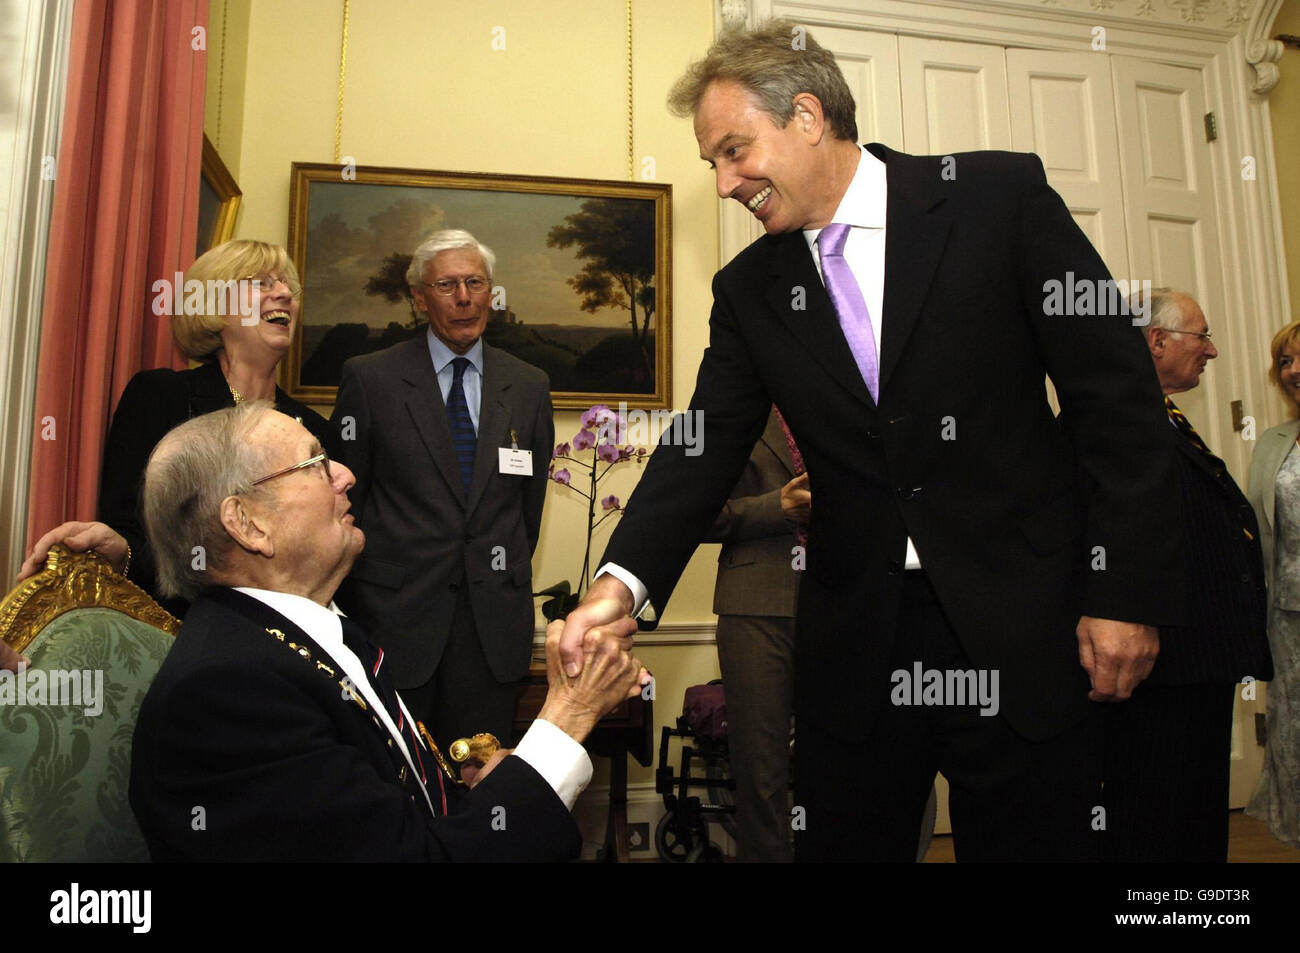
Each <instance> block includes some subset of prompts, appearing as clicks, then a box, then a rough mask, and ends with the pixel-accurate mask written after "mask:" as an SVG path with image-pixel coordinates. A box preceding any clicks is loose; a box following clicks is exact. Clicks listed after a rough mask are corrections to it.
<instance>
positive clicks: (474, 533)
mask: <svg viewBox="0 0 1300 953" xmlns="http://www.w3.org/2000/svg"><path fill="white" fill-rule="evenodd" d="M347 418H351V420H352V424H353V429H354V431H355V432H354V439H344V441H343V460H344V462H345V463H347V465H348V466H349V467H351V468H352V471H353V473H355V474H356V477H357V483H356V486H355V487H354V488H353V489H352V490H351V491H350V492H349V494H348V496H349V499H351V501H352V512H353V513H355V514H356V522H357V525H358V526H360V527H361V529H362V530H363V531H364V532H365V534H366V548H365V551H364V552H363V553H362V555H361V557H360V558H359V559H358V560H357V563H356V565H355V566H353V567H352V573H351V576H350V577H349V579H348V581H347V583H346V584H345V585H344V587H343V589H341V590H340V597H339V604H340V605H341V606H343V607H344V608H345V609H346V610H347V612H348V614H349V615H351V616H352V617H354V618H356V619H357V621H359V622H360V623H361V624H362V625H363V626H365V627H366V629H367V630H368V631H370V632H375V633H378V636H379V644H382V645H383V647H384V649H385V650H386V651H387V652H388V653H389V654H390V665H391V666H392V668H391V669H390V671H391V672H393V673H394V674H393V678H394V680H395V681H396V683H397V686H398V687H399V688H411V687H415V686H418V685H422V684H424V683H425V682H427V681H428V680H429V678H430V677H431V676H432V674H433V671H434V668H435V667H436V665H437V663H438V659H439V658H440V657H441V655H442V650H443V648H444V646H445V645H446V642H447V636H448V633H449V632H450V630H451V619H452V612H453V610H454V609H455V605H456V598H457V589H458V587H459V586H460V584H461V582H462V579H467V580H468V582H469V599H470V605H471V607H472V609H473V612H474V623H475V626H476V627H477V629H478V634H479V638H480V639H481V640H482V643H483V651H484V654H485V655H486V656H487V660H488V664H489V665H490V666H491V667H492V671H493V673H494V674H495V675H496V677H497V679H498V680H499V681H502V682H507V681H513V680H515V679H518V678H521V677H522V676H523V674H524V672H526V671H527V669H528V663H529V659H530V658H531V654H532V644H533V618H534V615H533V595H532V564H531V559H532V554H533V550H534V549H536V548H537V534H538V532H539V530H540V527H541V522H542V503H543V501H544V500H545V498H546V482H547V480H546V468H547V466H548V464H549V463H550V459H551V451H552V448H553V446H552V445H553V443H554V440H555V424H554V422H553V420H552V412H551V395H550V382H549V381H548V379H547V377H546V375H545V374H544V373H543V372H541V371H539V370H538V369H537V368H535V367H533V366H532V365H531V364H526V363H524V362H523V361H521V360H519V359H518V358H515V357H512V356H511V355H510V354H507V353H506V352H505V351H501V350H498V349H497V348H494V347H488V346H487V345H484V347H483V398H482V406H481V408H480V410H479V426H478V449H477V456H476V457H475V461H474V478H473V482H472V484H471V487H470V492H469V498H468V500H467V499H466V498H465V491H464V489H463V487H462V484H461V478H460V470H459V468H458V467H457V464H456V450H455V446H454V444H453V443H452V437H451V428H450V426H449V425H448V422H447V409H446V406H445V404H444V403H443V400H442V392H441V391H440V390H439V388H438V377H437V375H436V374H435V373H434V371H433V361H432V360H431V359H430V357H429V347H428V341H427V339H426V337H425V335H423V334H421V335H419V336H417V337H415V338H413V339H411V340H410V341H405V342H403V343H401V344H397V345H394V346H393V347H391V348H388V349H387V350H384V351H379V352H378V353H375V354H368V355H365V356H363V357H355V358H352V359H351V360H349V361H348V362H347V363H346V364H344V365H343V376H342V379H341V381H340V383H339V394H338V402H337V403H336V404H335V406H334V415H333V417H332V418H331V420H332V422H333V423H334V424H335V425H336V426H341V425H343V424H345V423H346V422H347ZM512 429H513V430H514V431H515V433H516V435H517V436H518V439H519V448H520V449H521V450H531V451H532V453H533V475H532V476H531V477H518V476H504V475H502V474H501V473H500V472H499V469H498V457H497V451H498V449H499V448H501V447H509V446H510V432H511V430H512ZM343 436H344V437H345V438H346V437H347V436H348V434H347V431H346V430H345V431H343ZM498 547H500V548H499V549H498ZM494 560H495V566H494ZM503 560H504V563H503ZM502 565H504V568H499V567H501V566H502Z"/></svg>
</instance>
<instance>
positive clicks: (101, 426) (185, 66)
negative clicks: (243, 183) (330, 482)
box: [27, 0, 208, 548]
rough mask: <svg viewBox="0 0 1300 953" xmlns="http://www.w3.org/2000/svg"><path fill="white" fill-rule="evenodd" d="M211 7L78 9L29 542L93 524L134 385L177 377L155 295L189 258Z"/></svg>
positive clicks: (86, 4) (125, 2)
mask: <svg viewBox="0 0 1300 953" xmlns="http://www.w3.org/2000/svg"><path fill="white" fill-rule="evenodd" d="M207 18H208V0H78V2H77V4H76V7H75V9H74V11H73V17H72V37H71V45H70V49H69V56H68V62H69V71H68V88H67V102H66V104H65V108H64V114H63V132H62V137H61V141H60V146H59V155H58V160H57V172H56V175H55V187H54V209H53V217H52V221H51V225H50V245H49V253H48V256H47V259H46V274H45V303H44V313H43V315H42V320H41V346H40V357H39V363H38V365H37V380H36V420H35V422H34V425H35V439H34V440H33V446H32V472H31V496H30V503H29V507H28V518H27V544H28V547H29V548H30V547H31V545H32V544H33V543H34V542H35V541H36V539H37V538H39V537H40V536H41V535H42V534H43V533H45V532H46V531H47V530H49V529H51V528H52V527H54V526H56V525H58V524H59V523H61V522H63V521H64V520H68V519H93V518H94V514H95V500H96V496H97V495H98V490H99V466H100V460H101V458H102V456H103V449H104V437H105V434H106V432H107V429H108V421H109V419H110V417H111V415H112V410H113V406H114V404H115V402H116V401H117V398H118V396H119V395H120V394H121V393H122V389H123V387H125V386H126V382H127V381H128V380H130V378H131V375H132V374H134V373H135V372H136V371H138V370H141V369H142V368H148V367H161V366H172V367H183V366H184V363H185V362H184V360H183V358H182V357H181V356H180V354H179V353H178V352H177V351H176V350H175V348H174V347H173V345H172V340H171V333H170V329H169V326H168V323H167V319H166V317H158V316H155V315H154V314H153V311H152V307H151V302H152V297H153V294H152V291H151V288H152V285H153V282H154V281H156V280H157V279H159V278H167V279H171V277H172V275H173V274H174V273H175V272H177V271H184V269H185V268H186V267H188V266H189V265H190V264H191V263H192V261H193V259H194V244H195V238H196V235H197V231H198V196H199V175H200V167H201V161H202V151H203V93H204V79H205V70H206V63H207V52H206V50H207Z"/></svg>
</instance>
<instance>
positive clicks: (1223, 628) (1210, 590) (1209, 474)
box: [1150, 434, 1273, 685]
mask: <svg viewBox="0 0 1300 953" xmlns="http://www.w3.org/2000/svg"><path fill="white" fill-rule="evenodd" d="M1177 444H1178V451H1179V452H1178V474H1179V484H1180V486H1181V489H1182V503H1183V538H1184V541H1185V547H1184V549H1183V558H1184V564H1185V567H1186V569H1185V571H1186V576H1187V581H1188V590H1187V595H1188V600H1189V602H1188V608H1189V622H1188V624H1187V625H1185V626H1169V627H1166V628H1162V629H1161V630H1160V656H1159V657H1158V658H1157V659H1156V664H1155V668H1154V669H1152V670H1151V676H1150V681H1151V683H1152V684H1154V685H1196V684H1204V683H1207V682H1238V681H1241V679H1242V678H1243V677H1245V676H1247V675H1249V676H1250V677H1251V678H1254V679H1255V680H1256V681H1260V682H1267V681H1269V680H1270V679H1271V678H1272V677H1273V657H1272V655H1271V654H1270V652H1269V647H1268V629H1267V614H1268V608H1267V600H1266V588H1265V582H1264V560H1263V557H1262V555H1261V551H1260V532H1259V530H1260V527H1259V522H1258V520H1257V519H1256V517H1255V511H1254V510H1253V509H1252V508H1251V505H1250V504H1249V503H1248V502H1247V501H1246V497H1245V495H1243V494H1242V492H1241V488H1240V487H1238V486H1237V483H1236V481H1235V480H1233V478H1232V476H1231V475H1230V474H1229V473H1228V469H1227V467H1226V466H1224V464H1223V461H1222V460H1220V459H1219V458H1218V457H1214V458H1213V459H1211V458H1210V457H1209V456H1207V455H1206V454H1205V453H1202V452H1201V451H1200V450H1198V449H1196V447H1195V446H1193V444H1192V442H1191V441H1190V440H1188V439H1187V438H1186V437H1184V436H1182V435H1181V434H1179V435H1178V439H1177ZM1247 533H1249V535H1247Z"/></svg>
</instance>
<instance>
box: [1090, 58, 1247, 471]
mask: <svg viewBox="0 0 1300 953" xmlns="http://www.w3.org/2000/svg"><path fill="white" fill-rule="evenodd" d="M1111 69H1112V74H1113V76H1114V85H1115V103H1116V106H1117V109H1118V116H1119V127H1120V132H1121V135H1120V168H1121V171H1122V175H1123V178H1124V194H1125V197H1126V199H1127V201H1126V202H1125V211H1126V214H1127V217H1128V237H1129V267H1130V272H1131V274H1133V275H1134V276H1141V277H1147V278H1150V279H1151V280H1152V282H1154V283H1155V285H1156V286H1160V285H1166V286H1169V287H1174V288H1181V289H1183V290H1186V291H1188V292H1190V293H1191V294H1192V296H1193V297H1194V298H1196V300H1197V301H1198V302H1200V304H1201V307H1202V308H1203V309H1204V310H1205V317H1206V320H1207V321H1209V323H1210V329H1211V331H1212V332H1213V333H1214V343H1215V346H1216V347H1217V348H1218V349H1219V358H1218V359H1217V360H1214V361H1211V362H1210V363H1209V365H1208V366H1207V368H1206V370H1205V373H1204V374H1202V375H1201V383H1200V386H1199V387H1197V388H1196V389H1195V390H1191V391H1188V392H1186V393H1184V394H1180V395H1177V396H1176V397H1175V398H1174V399H1175V400H1176V401H1177V403H1178V406H1179V407H1181V408H1182V409H1183V410H1184V411H1185V412H1186V413H1187V416H1188V418H1189V419H1190V420H1191V421H1192V424H1193V426H1195V427H1196V429H1197V431H1199V432H1200V434H1201V436H1202V437H1204V438H1205V442H1206V443H1207V444H1209V446H1210V449H1212V450H1214V452H1215V453H1218V454H1219V455H1221V456H1222V457H1223V459H1224V460H1225V461H1226V462H1227V464H1228V466H1229V468H1230V469H1231V470H1232V471H1233V472H1234V473H1236V474H1238V475H1239V476H1240V475H1244V474H1245V472H1246V467H1247V464H1248V463H1249V460H1248V455H1249V450H1248V448H1246V447H1245V446H1244V445H1243V441H1242V440H1241V439H1240V438H1238V437H1237V435H1236V434H1234V433H1233V430H1232V420H1231V415H1230V412H1229V409H1228V400H1229V399H1230V398H1229V396H1228V395H1230V394H1233V393H1235V392H1236V390H1237V389H1236V387H1235V386H1234V385H1235V375H1234V373H1233V367H1232V359H1233V355H1234V353H1235V352H1236V351H1237V348H1236V347H1235V345H1234V343H1233V341H1232V337H1233V335H1232V334H1231V333H1230V332H1231V330H1232V329H1231V327H1230V325H1229V323H1228V322H1227V321H1226V319H1225V315H1224V313H1223V288H1224V274H1223V267H1222V259H1221V258H1220V255H1219V228H1218V224H1217V223H1218V219H1217V214H1216V211H1215V201H1214V187H1213V181H1212V179H1211V170H1210V146H1209V144H1208V143H1206V141H1205V120H1204V117H1205V111H1206V110H1205V94H1204V92H1203V88H1202V85H1201V73H1200V72H1199V71H1198V70H1192V69H1185V68H1181V67H1176V66H1165V65H1163V64H1160V63H1149V62H1145V61H1143V60H1138V59H1133V58H1131V57H1127V56H1114V57H1111Z"/></svg>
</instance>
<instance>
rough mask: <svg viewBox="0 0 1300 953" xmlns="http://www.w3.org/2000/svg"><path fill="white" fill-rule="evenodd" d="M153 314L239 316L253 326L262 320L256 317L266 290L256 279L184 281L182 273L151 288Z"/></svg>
mask: <svg viewBox="0 0 1300 953" xmlns="http://www.w3.org/2000/svg"><path fill="white" fill-rule="evenodd" d="M151 290H152V291H153V313H154V314H155V315H157V316H158V317H160V318H161V317H174V316H176V315H179V314H188V315H197V314H212V315H219V316H221V317H232V316H238V317H241V318H243V319H244V321H245V322H246V323H248V324H250V325H255V324H257V323H258V321H260V320H261V318H260V317H259V316H258V315H257V314H256V313H255V310H256V304H257V302H258V301H259V300H260V298H261V293H262V291H264V290H269V289H267V288H264V286H263V285H262V283H261V282H260V281H259V280H258V279H256V278H238V279H236V278H231V279H229V280H222V279H218V278H209V279H207V280H205V281H200V280H199V279H198V278H191V279H190V280H189V281H186V280H185V276H184V275H183V274H181V273H180V272H179V271H178V272H176V274H175V276H174V277H172V278H171V279H168V278H159V279H158V280H157V281H155V282H154V283H153V285H152V287H151Z"/></svg>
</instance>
